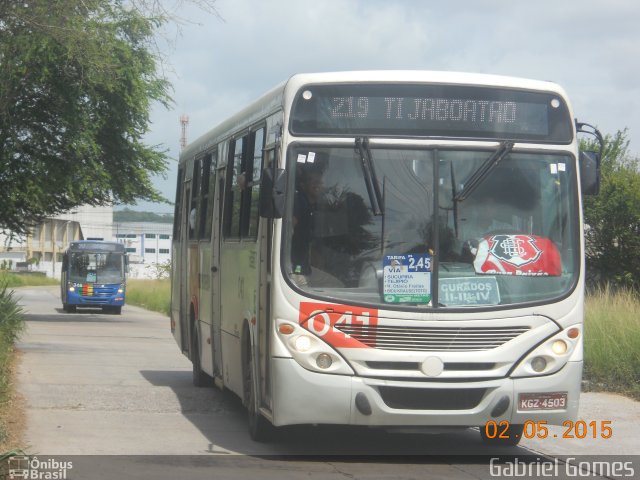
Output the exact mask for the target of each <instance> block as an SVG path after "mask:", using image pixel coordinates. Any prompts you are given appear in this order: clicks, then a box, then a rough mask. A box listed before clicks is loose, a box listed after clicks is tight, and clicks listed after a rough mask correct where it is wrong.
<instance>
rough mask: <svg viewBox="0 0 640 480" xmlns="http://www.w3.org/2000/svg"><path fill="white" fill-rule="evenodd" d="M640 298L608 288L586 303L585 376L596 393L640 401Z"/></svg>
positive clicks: (589, 297) (591, 297)
mask: <svg viewBox="0 0 640 480" xmlns="http://www.w3.org/2000/svg"><path fill="white" fill-rule="evenodd" d="M639 310H640V298H639V297H638V295H637V293H634V292H633V291H631V290H628V289H618V290H617V291H615V292H614V291H613V290H611V289H610V288H608V287H607V286H605V287H603V288H601V289H597V290H595V291H594V292H592V294H590V295H588V296H587V299H586V303H585V320H584V322H585V336H584V342H585V343H584V356H585V364H584V376H585V378H586V379H587V380H589V381H590V386H591V388H593V389H597V390H606V391H617V392H622V393H625V394H627V395H630V396H632V397H635V398H639V399H640V316H639V315H638V311H639Z"/></svg>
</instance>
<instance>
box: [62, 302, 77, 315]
mask: <svg viewBox="0 0 640 480" xmlns="http://www.w3.org/2000/svg"><path fill="white" fill-rule="evenodd" d="M62 309H63V310H64V311H65V312H67V313H76V306H75V305H69V304H68V303H63V304H62Z"/></svg>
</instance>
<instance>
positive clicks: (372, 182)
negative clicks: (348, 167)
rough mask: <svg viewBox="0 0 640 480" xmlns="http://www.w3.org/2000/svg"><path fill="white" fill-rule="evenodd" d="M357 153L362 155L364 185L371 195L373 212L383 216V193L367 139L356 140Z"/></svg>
mask: <svg viewBox="0 0 640 480" xmlns="http://www.w3.org/2000/svg"><path fill="white" fill-rule="evenodd" d="M356 151H357V152H358V153H359V154H360V162H361V165H362V175H363V176H364V183H365V185H366V186H367V193H368V194H369V201H370V202H371V210H372V211H373V214H374V215H376V216H379V215H383V214H384V212H383V210H382V205H383V202H382V193H380V186H379V184H378V178H377V176H376V170H375V168H374V167H373V160H372V158H371V150H369V139H368V138H367V137H362V138H360V137H358V138H356Z"/></svg>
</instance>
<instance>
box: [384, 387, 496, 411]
mask: <svg viewBox="0 0 640 480" xmlns="http://www.w3.org/2000/svg"><path fill="white" fill-rule="evenodd" d="M486 391H487V389H486V388H442V389H440V388H439V389H423V388H404V387H378V392H379V393H380V396H381V397H382V401H383V402H384V403H385V404H386V405H387V406H389V407H391V408H397V409H401V410H470V409H472V408H475V407H476V406H478V404H479V403H480V402H481V401H482V398H483V397H484V395H485V392H486Z"/></svg>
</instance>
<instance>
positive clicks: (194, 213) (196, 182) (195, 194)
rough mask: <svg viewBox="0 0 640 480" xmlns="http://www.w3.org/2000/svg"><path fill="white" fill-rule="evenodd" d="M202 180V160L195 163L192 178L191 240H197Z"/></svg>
mask: <svg viewBox="0 0 640 480" xmlns="http://www.w3.org/2000/svg"><path fill="white" fill-rule="evenodd" d="M201 178H202V159H201V158H199V159H197V160H196V161H195V162H193V176H192V178H191V205H190V208H189V239H190V240H194V239H195V238H196V229H197V228H198V225H197V223H198V222H197V219H198V199H199V197H200V179H201Z"/></svg>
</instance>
